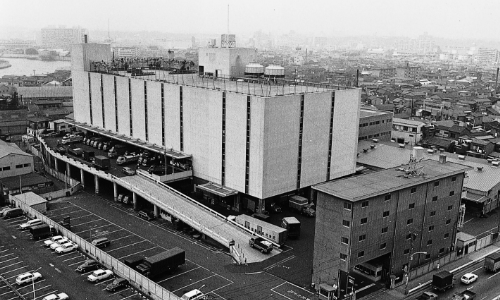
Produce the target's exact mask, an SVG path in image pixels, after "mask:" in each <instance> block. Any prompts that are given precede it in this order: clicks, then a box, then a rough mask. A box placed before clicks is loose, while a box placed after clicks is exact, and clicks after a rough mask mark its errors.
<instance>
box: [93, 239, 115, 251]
mask: <svg viewBox="0 0 500 300" xmlns="http://www.w3.org/2000/svg"><path fill="white" fill-rule="evenodd" d="M109 244H111V241H110V240H109V239H108V238H105V237H103V238H98V239H95V240H93V241H92V245H94V246H96V247H97V248H106V247H108V246H109Z"/></svg>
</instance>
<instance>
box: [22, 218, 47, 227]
mask: <svg viewBox="0 0 500 300" xmlns="http://www.w3.org/2000/svg"><path fill="white" fill-rule="evenodd" d="M42 224H43V222H42V220H39V219H33V220H29V221H28V222H26V223H23V224H21V225H19V229H21V230H25V229H29V228H30V227H31V226H36V225H42Z"/></svg>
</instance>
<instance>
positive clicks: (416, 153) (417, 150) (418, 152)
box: [413, 146, 424, 159]
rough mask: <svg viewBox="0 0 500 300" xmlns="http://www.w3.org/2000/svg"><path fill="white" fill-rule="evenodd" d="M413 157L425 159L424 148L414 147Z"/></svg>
mask: <svg viewBox="0 0 500 300" xmlns="http://www.w3.org/2000/svg"><path fill="white" fill-rule="evenodd" d="M413 157H414V158H415V159H420V158H422V157H424V148H422V147H419V146H415V147H413Z"/></svg>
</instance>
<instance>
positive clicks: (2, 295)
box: [0, 291, 14, 296]
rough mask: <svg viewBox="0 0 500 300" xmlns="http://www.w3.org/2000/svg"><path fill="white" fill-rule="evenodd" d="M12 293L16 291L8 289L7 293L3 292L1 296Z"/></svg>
mask: <svg viewBox="0 0 500 300" xmlns="http://www.w3.org/2000/svg"><path fill="white" fill-rule="evenodd" d="M10 293H14V291H8V292H5V293H3V294H0V296H3V295H7V294H10Z"/></svg>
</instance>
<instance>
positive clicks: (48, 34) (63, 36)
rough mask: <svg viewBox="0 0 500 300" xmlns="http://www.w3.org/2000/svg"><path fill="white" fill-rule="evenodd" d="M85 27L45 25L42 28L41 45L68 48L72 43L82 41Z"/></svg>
mask: <svg viewBox="0 0 500 300" xmlns="http://www.w3.org/2000/svg"><path fill="white" fill-rule="evenodd" d="M85 34H88V31H87V29H84V28H81V27H73V28H65V27H62V26H61V27H46V28H42V46H43V47H46V48H63V49H70V48H71V45H72V44H78V43H82V42H83V36H84V35H85Z"/></svg>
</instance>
